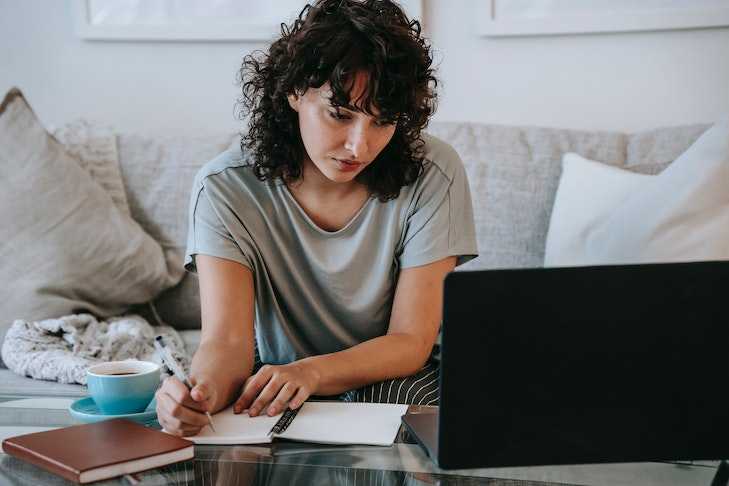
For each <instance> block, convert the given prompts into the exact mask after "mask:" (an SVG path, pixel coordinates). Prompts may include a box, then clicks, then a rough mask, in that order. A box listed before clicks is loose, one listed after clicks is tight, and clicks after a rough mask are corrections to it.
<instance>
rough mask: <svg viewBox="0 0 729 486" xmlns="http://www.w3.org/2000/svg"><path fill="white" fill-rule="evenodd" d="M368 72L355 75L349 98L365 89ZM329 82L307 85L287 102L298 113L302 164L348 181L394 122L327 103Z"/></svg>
mask: <svg viewBox="0 0 729 486" xmlns="http://www.w3.org/2000/svg"><path fill="white" fill-rule="evenodd" d="M367 79H368V77H367V74H365V73H358V74H356V75H355V79H354V83H353V86H352V90H351V92H350V98H349V99H350V100H357V99H358V98H359V96H360V95H361V94H362V92H363V91H364V89H365V86H366V83H367ZM330 96H331V91H330V88H329V83H326V84H324V85H323V86H321V87H320V88H310V89H308V90H307V91H306V92H305V93H304V94H303V95H301V96H294V95H291V96H289V104H290V105H291V107H292V108H293V109H294V110H295V111H297V112H298V114H299V129H300V131H301V139H302V141H303V142H304V148H305V149H306V153H307V155H308V157H307V159H306V160H304V164H305V165H306V164H309V163H311V164H313V165H314V167H316V169H318V170H319V172H321V173H322V174H323V175H324V176H325V177H326V178H327V179H329V180H330V181H332V182H340V183H341V182H351V181H352V180H354V178H355V177H356V176H357V174H359V173H360V172H362V171H363V170H364V169H365V167H367V165H368V164H370V163H372V161H374V160H375V158H377V155H378V154H379V153H380V152H381V151H382V149H384V148H385V146H386V145H387V144H388V142H389V141H390V139H391V138H392V136H393V134H394V133H395V124H392V123H384V122H383V121H382V120H379V119H378V118H377V117H375V116H371V115H368V114H366V113H363V112H361V111H355V110H354V109H347V108H344V107H339V108H337V107H334V106H332V105H331V104H330V102H329V98H330Z"/></svg>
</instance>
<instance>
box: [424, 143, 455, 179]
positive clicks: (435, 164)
mask: <svg viewBox="0 0 729 486" xmlns="http://www.w3.org/2000/svg"><path fill="white" fill-rule="evenodd" d="M422 138H423V141H424V142H425V145H424V146H423V155H424V159H423V174H422V176H426V175H429V174H430V175H431V176H432V175H433V173H437V174H440V175H441V176H442V177H443V178H445V179H446V180H447V181H448V182H449V183H450V182H452V181H453V179H454V178H456V177H458V176H459V175H462V174H463V173H464V167H463V162H462V161H461V157H460V156H459V155H458V152H456V149H454V148H453V147H452V146H451V145H450V144H449V143H447V142H445V141H443V140H441V139H439V138H438V137H436V136H434V135H430V134H428V133H423V135H422Z"/></svg>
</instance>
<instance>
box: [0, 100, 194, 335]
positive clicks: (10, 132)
mask: <svg viewBox="0 0 729 486" xmlns="http://www.w3.org/2000/svg"><path fill="white" fill-rule="evenodd" d="M0 147H2V150H0V228H2V230H1V231H2V238H0V279H1V280H2V285H0V338H2V337H3V336H4V334H5V330H6V329H7V327H8V326H9V325H10V324H11V323H12V322H13V320H14V319H26V320H40V319H45V318H50V317H60V316H63V315H67V314H72V313H76V312H78V311H80V310H85V311H89V312H90V313H92V314H95V315H97V316H100V317H109V316H114V315H119V314H122V313H123V312H125V311H126V310H127V309H128V308H129V307H130V306H131V305H133V304H139V303H144V302H147V301H149V300H151V299H153V298H154V297H155V296H156V295H158V294H159V293H160V292H161V291H163V290H165V289H167V288H169V287H171V286H173V285H175V284H176V283H177V282H178V281H179V280H180V278H181V277H182V274H183V273H182V270H181V268H179V269H178V268H168V267H167V265H166V263H165V258H164V255H163V252H162V248H161V247H160V245H159V244H158V243H157V242H156V241H154V240H153V239H152V238H151V237H150V236H149V235H148V234H146V233H145V232H144V230H142V229H141V227H140V226H139V225H138V224H137V223H136V222H135V221H134V220H133V219H131V217H130V216H129V215H128V214H125V212H123V211H120V210H119V209H118V207H117V206H116V205H115V204H114V202H113V201H112V199H111V197H110V196H109V194H108V193H107V192H106V191H105V190H104V189H103V188H102V187H101V186H100V185H99V184H97V183H96V182H95V181H94V180H93V179H92V178H91V176H90V175H89V174H88V173H87V172H86V171H85V170H84V169H82V168H81V166H80V165H79V164H78V163H77V161H76V160H74V159H73V158H72V157H71V156H70V155H69V154H68V153H67V152H66V151H65V150H64V149H63V147H62V146H61V145H60V144H59V143H58V142H57V141H56V140H55V139H54V138H53V137H51V136H50V135H49V134H48V133H47V132H46V130H45V129H44V128H43V126H42V125H41V124H40V122H39V121H38V119H37V118H36V117H35V115H34V113H33V111H32V110H31V109H30V107H29V106H28V104H27V103H26V101H25V99H24V98H23V95H22V93H21V92H20V91H19V90H17V89H13V90H11V91H10V92H9V93H8V94H7V95H6V97H5V99H4V100H3V102H2V104H0Z"/></svg>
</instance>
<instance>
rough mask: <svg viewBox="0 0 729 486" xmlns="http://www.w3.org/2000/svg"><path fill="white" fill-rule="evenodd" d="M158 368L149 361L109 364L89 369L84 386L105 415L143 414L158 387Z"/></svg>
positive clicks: (112, 362)
mask: <svg viewBox="0 0 729 486" xmlns="http://www.w3.org/2000/svg"><path fill="white" fill-rule="evenodd" d="M159 379H160V369H159V365H158V364H157V363H153V362H151V361H136V360H128V361H110V362H107V363H99V364H97V365H94V366H91V367H90V368H89V369H88V370H87V371H86V384H87V385H88V388H89V394H91V397H92V398H93V399H94V402H95V403H96V406H97V407H99V410H101V412H102V413H104V414H107V415H121V414H128V413H139V412H143V411H144V410H145V409H146V408H147V406H148V405H149V402H151V401H152V398H154V393H155V392H156V391H157V388H158V387H159Z"/></svg>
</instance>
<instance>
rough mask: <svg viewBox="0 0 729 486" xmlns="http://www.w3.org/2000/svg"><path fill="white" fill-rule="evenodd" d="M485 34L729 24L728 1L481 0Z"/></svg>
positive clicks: (525, 34) (603, 30) (523, 33)
mask: <svg viewBox="0 0 729 486" xmlns="http://www.w3.org/2000/svg"><path fill="white" fill-rule="evenodd" d="M477 2H478V3H477V8H478V12H477V18H478V21H479V30H480V33H481V35H484V36H490V37H499V36H530V35H559V34H591V33H600V32H631V31H650V30H670V29H696V28H704V27H720V26H727V25H729V1H727V0H640V1H636V0H477Z"/></svg>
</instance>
